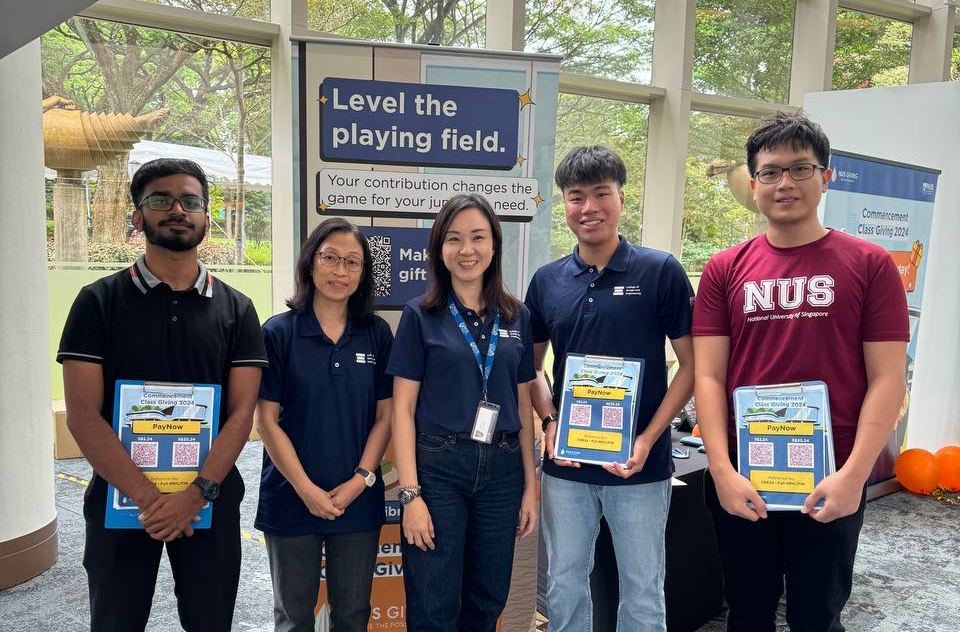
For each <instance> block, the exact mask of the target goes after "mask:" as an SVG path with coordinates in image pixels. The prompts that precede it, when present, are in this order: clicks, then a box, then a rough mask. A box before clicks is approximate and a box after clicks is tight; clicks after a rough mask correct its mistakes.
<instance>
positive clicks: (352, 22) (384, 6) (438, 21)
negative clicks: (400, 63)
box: [307, 0, 486, 48]
mask: <svg viewBox="0 0 960 632" xmlns="http://www.w3.org/2000/svg"><path fill="white" fill-rule="evenodd" d="M307 10H308V12H309V17H308V23H309V25H310V28H311V29H314V30H317V31H323V32H327V33H334V34H336V35H345V36H348V37H356V38H360V39H369V40H374V41H380V42H405V43H408V44H443V45H445V46H464V47H470V48H482V47H483V45H484V40H485V37H486V32H485V29H486V3H485V2H483V0H308V2H307Z"/></svg>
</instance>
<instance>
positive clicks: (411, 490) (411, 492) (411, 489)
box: [397, 485, 420, 505]
mask: <svg viewBox="0 0 960 632" xmlns="http://www.w3.org/2000/svg"><path fill="white" fill-rule="evenodd" d="M419 496H420V486H419V485H406V486H403V487H400V492H399V493H398V494H397V499H398V500H399V501H400V504H401V505H409V504H410V503H412V502H413V499H414V498H419Z"/></svg>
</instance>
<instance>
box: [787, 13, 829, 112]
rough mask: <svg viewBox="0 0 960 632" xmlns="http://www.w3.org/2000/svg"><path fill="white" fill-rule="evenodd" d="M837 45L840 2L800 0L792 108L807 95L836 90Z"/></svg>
mask: <svg viewBox="0 0 960 632" xmlns="http://www.w3.org/2000/svg"><path fill="white" fill-rule="evenodd" d="M836 43H837V0H797V13H796V19H795V21H794V28H793V62H792V66H791V70H790V105H795V106H797V107H800V106H801V105H803V95H805V94H806V93H808V92H823V91H824V90H830V89H831V88H832V87H833V53H834V49H835V48H836Z"/></svg>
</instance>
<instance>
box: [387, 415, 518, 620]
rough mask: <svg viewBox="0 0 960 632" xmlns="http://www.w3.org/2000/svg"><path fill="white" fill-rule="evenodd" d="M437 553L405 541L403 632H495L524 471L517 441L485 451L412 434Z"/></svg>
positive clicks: (449, 438)
mask: <svg viewBox="0 0 960 632" xmlns="http://www.w3.org/2000/svg"><path fill="white" fill-rule="evenodd" d="M417 478H418V480H419V483H420V485H421V487H422V488H423V500H424V502H425V503H426V505H427V509H428V510H429V511H430V517H431V519H432V520H433V528H434V533H435V536H436V537H435V538H434V539H433V541H434V544H435V546H436V548H435V549H434V550H432V551H431V550H429V549H428V550H426V551H421V550H420V549H419V548H417V547H416V546H413V545H411V544H407V542H406V540H405V539H404V540H403V541H402V550H403V576H404V589H405V591H406V596H407V629H409V630H411V632H493V630H494V629H495V628H496V623H497V618H498V617H499V616H500V613H501V612H502V611H503V607H504V605H505V604H506V602H507V594H508V593H509V592H510V575H511V572H512V569H513V547H514V543H515V541H516V530H517V521H518V519H519V515H520V499H521V497H522V495H523V464H522V461H521V457H520V442H519V439H518V437H517V435H516V434H514V435H507V436H506V437H504V438H502V439H501V440H500V441H497V442H494V443H492V444H490V445H486V444H482V443H476V442H474V441H471V440H469V439H465V438H462V436H458V435H443V436H437V435H426V434H423V433H419V434H418V435H417Z"/></svg>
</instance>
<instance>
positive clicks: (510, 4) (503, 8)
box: [485, 0, 526, 50]
mask: <svg viewBox="0 0 960 632" xmlns="http://www.w3.org/2000/svg"><path fill="white" fill-rule="evenodd" d="M525 19H526V3H525V2H524V0H487V38H486V45H485V48H493V49H495V50H523V45H524V28H525V26H526V25H525V22H524V20H525Z"/></svg>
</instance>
